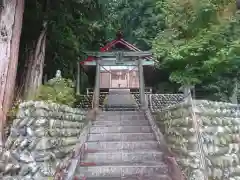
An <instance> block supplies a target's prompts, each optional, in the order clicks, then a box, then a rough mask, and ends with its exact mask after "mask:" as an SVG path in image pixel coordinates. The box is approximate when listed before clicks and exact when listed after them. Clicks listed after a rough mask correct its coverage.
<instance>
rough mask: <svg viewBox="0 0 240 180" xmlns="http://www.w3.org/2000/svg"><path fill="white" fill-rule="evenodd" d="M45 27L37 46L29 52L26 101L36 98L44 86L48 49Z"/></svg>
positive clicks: (25, 90) (25, 89) (25, 88)
mask: <svg viewBox="0 0 240 180" xmlns="http://www.w3.org/2000/svg"><path fill="white" fill-rule="evenodd" d="M46 32H47V27H46V26H45V27H44V29H43V30H42V32H41V33H40V35H39V38H38V40H37V43H36V46H35V47H34V48H33V50H32V51H30V52H29V56H28V60H27V75H26V81H25V87H24V99H26V100H29V99H32V98H34V97H35V95H36V92H37V89H38V88H39V86H40V85H41V84H42V78H43V67H44V59H45V48H46Z"/></svg>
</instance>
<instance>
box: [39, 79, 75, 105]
mask: <svg viewBox="0 0 240 180" xmlns="http://www.w3.org/2000/svg"><path fill="white" fill-rule="evenodd" d="M35 100H41V101H51V102H54V103H58V104H65V105H68V106H71V107H72V106H73V105H74V103H75V101H76V99H75V92H74V85H73V82H72V81H71V80H69V79H64V78H53V79H51V80H49V81H48V82H47V83H46V84H45V85H42V86H41V87H40V88H39V91H38V93H37V96H36V99H35Z"/></svg>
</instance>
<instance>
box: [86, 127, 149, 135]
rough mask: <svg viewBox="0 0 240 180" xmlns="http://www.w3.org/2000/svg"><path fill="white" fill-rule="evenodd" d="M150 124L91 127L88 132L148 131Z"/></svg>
mask: <svg viewBox="0 0 240 180" xmlns="http://www.w3.org/2000/svg"><path fill="white" fill-rule="evenodd" d="M150 132H152V128H151V126H111V127H99V126H97V127H96V126H95V127H91V128H90V133H92V134H94V133H150Z"/></svg>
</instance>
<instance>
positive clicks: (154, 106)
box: [133, 94, 184, 112]
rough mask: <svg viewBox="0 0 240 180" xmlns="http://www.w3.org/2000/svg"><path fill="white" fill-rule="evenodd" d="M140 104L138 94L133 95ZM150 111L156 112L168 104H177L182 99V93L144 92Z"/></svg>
mask: <svg viewBox="0 0 240 180" xmlns="http://www.w3.org/2000/svg"><path fill="white" fill-rule="evenodd" d="M133 96H134V98H135V100H136V102H137V104H138V106H140V95H139V94H134V95H133ZM145 96H146V99H147V101H148V107H149V108H150V110H151V112H156V111H158V110H160V109H163V108H166V107H168V106H171V105H174V104H178V103H180V102H182V101H183V100H184V95H183V94H145Z"/></svg>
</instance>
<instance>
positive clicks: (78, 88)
mask: <svg viewBox="0 0 240 180" xmlns="http://www.w3.org/2000/svg"><path fill="white" fill-rule="evenodd" d="M80 68H81V67H80V63H79V62H77V83H76V95H77V96H79V95H80V76H81V74H80Z"/></svg>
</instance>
